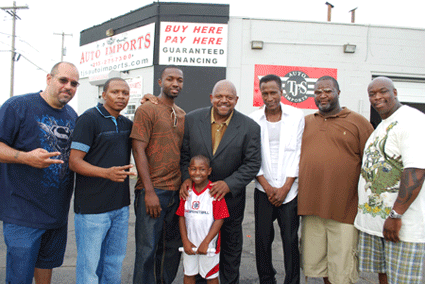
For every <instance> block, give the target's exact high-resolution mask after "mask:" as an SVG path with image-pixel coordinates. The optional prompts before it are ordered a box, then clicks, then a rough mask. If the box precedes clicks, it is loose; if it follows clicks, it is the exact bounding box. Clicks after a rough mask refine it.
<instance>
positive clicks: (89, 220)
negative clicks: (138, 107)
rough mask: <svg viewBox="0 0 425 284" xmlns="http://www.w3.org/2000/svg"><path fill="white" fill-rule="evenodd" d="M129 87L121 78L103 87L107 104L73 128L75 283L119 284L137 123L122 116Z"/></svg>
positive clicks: (94, 110)
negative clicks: (134, 126)
mask: <svg viewBox="0 0 425 284" xmlns="http://www.w3.org/2000/svg"><path fill="white" fill-rule="evenodd" d="M129 96H130V88H129V86H128V84H127V82H126V81H125V80H123V79H121V78H111V79H109V80H108V81H107V82H106V83H105V86H104V88H103V93H102V98H103V99H104V101H105V103H104V104H103V105H102V104H100V103H99V104H98V105H97V106H96V107H94V108H91V109H89V110H87V111H86V112H84V113H83V114H82V115H81V116H80V117H79V118H78V119H77V122H76V125H75V130H74V135H73V139H72V144H71V155H70V159H69V167H70V169H71V170H73V171H75V172H76V173H77V175H76V186H75V201H74V211H75V219H74V221H75V237H76V242H77V268H76V283H77V284H78V283H121V268H122V262H123V260H124V257H125V252H126V246H127V234H128V217H129V205H130V193H129V177H128V176H129V175H135V173H131V172H129V171H128V170H129V169H130V168H131V167H132V165H130V164H129V163H130V153H131V139H130V132H131V128H132V125H133V123H132V122H131V121H130V120H129V119H127V118H126V117H124V116H122V115H120V112H121V111H122V110H123V109H124V108H125V107H126V106H127V103H128V100H129Z"/></svg>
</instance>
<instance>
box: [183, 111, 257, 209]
mask: <svg viewBox="0 0 425 284" xmlns="http://www.w3.org/2000/svg"><path fill="white" fill-rule="evenodd" d="M260 133H261V131H260V126H259V125H258V124H257V123H256V122H255V121H253V120H252V119H251V118H249V117H247V116H246V115H244V114H242V113H240V112H238V111H236V110H234V113H233V116H232V119H231V120H230V123H229V125H228V127H227V129H226V132H225V133H224V135H223V138H222V139H221V141H220V144H219V146H218V148H217V151H216V153H215V155H213V154H212V138H211V107H207V108H201V109H197V110H194V111H192V112H190V113H188V114H187V115H186V118H185V126H184V136H183V144H182V150H181V160H180V166H181V172H182V180H183V181H184V180H186V179H187V178H189V172H188V166H189V163H190V159H191V157H193V156H196V155H200V154H201V155H204V156H206V157H207V158H208V159H210V161H211V167H212V173H211V175H210V180H211V181H213V182H214V181H218V180H223V181H225V182H226V184H227V185H228V186H229V189H230V194H227V195H226V201H227V203H228V204H227V205H228V207H229V211H233V210H232V208H231V207H233V206H237V207H240V206H241V205H242V204H238V203H239V202H245V187H246V185H247V184H248V183H249V182H250V181H252V180H253V179H254V178H255V177H256V175H257V173H258V171H259V169H260V166H261V139H260ZM244 204H245V203H243V207H245V206H244ZM240 209H242V208H240ZM238 211H240V210H238ZM242 214H243V210H242ZM231 215H232V214H231ZM237 215H240V212H239V213H238V214H237Z"/></svg>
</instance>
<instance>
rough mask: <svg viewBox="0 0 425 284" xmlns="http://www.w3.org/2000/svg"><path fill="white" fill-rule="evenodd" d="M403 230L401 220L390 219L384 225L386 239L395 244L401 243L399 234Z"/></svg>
mask: <svg viewBox="0 0 425 284" xmlns="http://www.w3.org/2000/svg"><path fill="white" fill-rule="evenodd" d="M400 229H401V219H398V218H390V217H388V218H387V220H385V223H384V232H383V233H384V239H385V240H386V241H390V242H393V243H398V242H399V241H400V238H399V232H400Z"/></svg>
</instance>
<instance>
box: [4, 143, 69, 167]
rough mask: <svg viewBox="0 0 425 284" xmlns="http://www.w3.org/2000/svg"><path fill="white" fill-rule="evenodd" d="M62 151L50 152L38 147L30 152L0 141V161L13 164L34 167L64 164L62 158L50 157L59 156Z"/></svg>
mask: <svg viewBox="0 0 425 284" xmlns="http://www.w3.org/2000/svg"><path fill="white" fill-rule="evenodd" d="M60 154H61V153H60V152H51V153H50V152H48V151H47V150H45V149H42V148H37V149H34V150H32V151H29V152H24V151H19V150H16V149H14V148H12V147H10V146H8V145H6V144H5V143H3V142H0V162H1V163H11V164H24V165H28V166H31V167H34V168H39V169H43V168H47V167H49V166H50V165H52V164H63V161H62V160H58V159H50V158H51V157H55V156H59V155H60Z"/></svg>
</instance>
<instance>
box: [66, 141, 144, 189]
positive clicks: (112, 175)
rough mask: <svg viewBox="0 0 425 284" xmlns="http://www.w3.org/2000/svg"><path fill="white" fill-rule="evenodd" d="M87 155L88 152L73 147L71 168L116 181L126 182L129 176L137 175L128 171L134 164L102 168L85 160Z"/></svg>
mask: <svg viewBox="0 0 425 284" xmlns="http://www.w3.org/2000/svg"><path fill="white" fill-rule="evenodd" d="M86 155H87V153H86V152H84V151H80V150H76V149H71V154H70V156H69V168H70V169H71V170H72V171H74V172H76V173H78V174H80V175H83V176H89V177H99V178H104V179H110V180H112V181H115V182H124V180H125V179H126V178H127V176H130V175H132V176H134V175H136V174H135V173H132V172H130V171H127V170H128V169H130V168H132V167H133V165H126V166H119V167H110V168H102V167H98V166H95V165H92V164H90V163H88V162H87V161H85V160H84V157H85V156H86Z"/></svg>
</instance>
